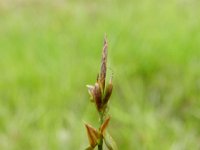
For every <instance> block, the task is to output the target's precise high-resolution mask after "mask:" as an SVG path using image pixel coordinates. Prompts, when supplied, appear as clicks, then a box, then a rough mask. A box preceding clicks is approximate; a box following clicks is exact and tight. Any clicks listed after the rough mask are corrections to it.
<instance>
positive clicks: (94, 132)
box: [85, 124, 99, 148]
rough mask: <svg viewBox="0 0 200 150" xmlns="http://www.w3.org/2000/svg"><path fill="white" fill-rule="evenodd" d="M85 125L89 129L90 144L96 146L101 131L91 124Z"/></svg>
mask: <svg viewBox="0 0 200 150" xmlns="http://www.w3.org/2000/svg"><path fill="white" fill-rule="evenodd" d="M85 127H86V129H87V135H88V140H89V143H90V146H91V147H92V148H94V147H95V146H96V145H97V142H98V138H99V133H98V131H97V130H96V129H95V128H93V127H92V126H91V125H89V124H85Z"/></svg>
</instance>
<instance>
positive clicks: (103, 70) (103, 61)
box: [100, 36, 108, 90]
mask: <svg viewBox="0 0 200 150" xmlns="http://www.w3.org/2000/svg"><path fill="white" fill-rule="evenodd" d="M107 48H108V43H107V39H106V36H105V37H104V46H103V50H102V59H101V71H100V83H101V85H102V88H103V90H104V87H105V81H106V69H107V66H106V63H107V54H108V50H107Z"/></svg>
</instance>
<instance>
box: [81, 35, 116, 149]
mask: <svg viewBox="0 0 200 150" xmlns="http://www.w3.org/2000/svg"><path fill="white" fill-rule="evenodd" d="M107 49H108V42H107V39H106V36H105V37H104V45H103V49H102V59H101V69H100V73H99V74H98V76H97V80H96V83H95V84H94V85H87V88H88V92H89V94H90V96H91V101H92V102H93V103H94V104H95V107H96V110H97V112H98V114H99V122H100V123H99V127H98V128H94V127H92V126H91V125H90V124H87V123H86V124H85V127H86V130H87V135H88V140H89V144H90V145H89V147H88V148H86V150H94V149H95V148H96V147H98V150H103V144H104V143H105V145H106V147H107V148H108V149H109V150H117V146H116V144H115V142H114V140H113V139H112V137H111V136H110V135H109V133H108V131H107V127H108V124H109V121H110V116H109V115H108V102H109V99H110V96H111V94H112V89H113V84H112V76H111V78H110V80H109V82H108V83H107V84H106V71H107V54H108V50H107Z"/></svg>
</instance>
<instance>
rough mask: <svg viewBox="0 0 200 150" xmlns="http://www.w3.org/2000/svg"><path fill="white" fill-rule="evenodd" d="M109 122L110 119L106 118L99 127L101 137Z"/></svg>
mask: <svg viewBox="0 0 200 150" xmlns="http://www.w3.org/2000/svg"><path fill="white" fill-rule="evenodd" d="M109 121H110V117H108V118H107V119H106V120H105V121H104V123H103V124H102V125H101V128H100V133H101V134H102V135H103V133H104V131H105V130H106V128H107V126H108V124H109Z"/></svg>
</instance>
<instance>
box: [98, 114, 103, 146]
mask: <svg viewBox="0 0 200 150" xmlns="http://www.w3.org/2000/svg"><path fill="white" fill-rule="evenodd" d="M103 114H104V113H102V112H99V117H100V127H101V125H102V124H103ZM98 150H103V136H102V135H101V137H100V141H99V144H98Z"/></svg>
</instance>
